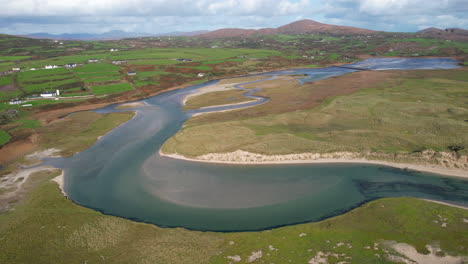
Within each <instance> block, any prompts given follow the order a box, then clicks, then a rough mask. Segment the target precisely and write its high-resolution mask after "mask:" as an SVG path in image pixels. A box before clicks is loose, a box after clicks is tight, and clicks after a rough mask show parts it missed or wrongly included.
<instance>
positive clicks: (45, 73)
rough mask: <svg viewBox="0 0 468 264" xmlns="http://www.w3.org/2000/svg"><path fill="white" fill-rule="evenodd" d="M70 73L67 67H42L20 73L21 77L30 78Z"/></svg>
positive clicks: (19, 76)
mask: <svg viewBox="0 0 468 264" xmlns="http://www.w3.org/2000/svg"><path fill="white" fill-rule="evenodd" d="M64 73H69V71H68V70H67V69H65V68H56V69H47V70H46V69H40V70H35V71H24V72H21V73H19V74H18V78H19V79H23V80H28V79H29V78H36V77H42V76H49V75H56V74H64Z"/></svg>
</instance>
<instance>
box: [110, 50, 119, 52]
mask: <svg viewBox="0 0 468 264" xmlns="http://www.w3.org/2000/svg"><path fill="white" fill-rule="evenodd" d="M110 51H111V52H114V51H119V50H118V49H110Z"/></svg>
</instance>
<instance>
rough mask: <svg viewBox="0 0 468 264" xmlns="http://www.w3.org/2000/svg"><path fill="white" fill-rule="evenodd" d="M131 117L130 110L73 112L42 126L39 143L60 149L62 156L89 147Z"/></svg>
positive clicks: (46, 146)
mask: <svg viewBox="0 0 468 264" xmlns="http://www.w3.org/2000/svg"><path fill="white" fill-rule="evenodd" d="M132 117H133V113H132V112H122V113H110V114H98V113H95V112H80V113H75V114H73V115H71V116H70V117H68V118H67V119H62V120H61V121H60V122H55V123H53V124H51V125H48V126H45V127H43V128H42V129H41V130H40V131H39V134H40V135H41V140H42V141H41V145H42V146H43V147H44V148H57V149H61V150H62V152H61V154H62V155H64V156H69V155H72V154H74V153H76V152H79V151H83V150H85V149H86V148H88V147H90V146H91V145H92V144H94V142H95V141H96V139H97V137H98V136H101V135H103V134H105V133H107V132H108V131H110V130H111V129H113V128H114V127H116V126H118V125H119V124H121V123H124V122H126V121H128V120H129V119H130V118H132Z"/></svg>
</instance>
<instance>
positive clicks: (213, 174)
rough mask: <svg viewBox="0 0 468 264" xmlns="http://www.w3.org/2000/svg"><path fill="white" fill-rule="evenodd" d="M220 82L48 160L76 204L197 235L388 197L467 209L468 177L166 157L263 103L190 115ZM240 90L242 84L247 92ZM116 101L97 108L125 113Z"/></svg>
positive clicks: (149, 106)
mask: <svg viewBox="0 0 468 264" xmlns="http://www.w3.org/2000/svg"><path fill="white" fill-rule="evenodd" d="M456 63H457V62H456V61H453V60H449V59H371V60H366V61H364V62H360V63H355V64H353V66H356V67H359V68H365V69H371V70H382V69H428V68H430V69H432V68H434V69H439V68H444V69H450V68H456V67H457V66H456ZM353 71H355V70H351V69H342V68H336V67H329V68H321V69H294V70H286V71H275V72H270V73H265V74H263V75H268V76H271V78H274V77H275V76H279V75H285V74H306V75H307V76H305V78H304V79H303V80H302V81H303V82H310V81H316V80H320V79H324V78H328V77H331V76H337V75H342V74H346V73H350V72H353ZM215 82H216V81H211V82H207V83H204V84H198V85H194V86H191V87H188V88H185V89H181V90H175V91H170V92H166V93H163V94H160V95H157V96H154V97H151V98H148V99H145V100H142V102H143V103H144V105H143V106H141V107H137V108H135V109H134V110H135V111H137V113H138V114H137V116H136V117H135V118H133V119H132V120H130V121H128V122H127V123H126V124H124V125H122V126H119V127H118V128H116V129H114V130H113V131H111V132H110V133H108V134H107V135H105V136H104V137H102V138H101V140H99V141H98V142H97V143H96V144H94V145H93V146H92V147H90V148H89V149H87V150H86V151H83V152H81V153H78V154H76V155H74V156H72V157H69V158H53V159H49V160H47V161H46V163H48V164H51V165H54V166H56V167H59V168H63V169H64V170H65V190H66V192H67V193H68V196H69V198H70V199H72V200H73V201H75V202H76V203H78V204H81V205H83V206H86V207H89V208H94V209H96V210H99V211H102V212H104V213H106V214H111V215H116V216H121V217H125V218H128V219H134V220H137V221H143V222H148V223H154V224H156V225H158V226H167V227H185V228H189V229H195V230H212V231H241V230H262V229H267V228H272V227H277V226H284V225H290V224H296V223H302V222H309V221H318V220H321V219H324V218H327V217H330V216H335V215H338V214H341V213H343V212H346V211H348V210H350V209H352V208H355V207H357V206H359V205H361V204H362V203H364V202H367V201H370V200H374V199H378V198H382V197H401V196H409V197H418V198H427V199H434V200H440V201H445V202H450V203H454V204H459V205H465V206H466V205H468V181H467V180H464V179H461V178H453V177H444V176H442V175H436V174H431V173H423V172H415V171H409V170H402V169H396V168H391V167H386V166H379V165H369V164H341V163H334V164H289V165H226V164H211V163H199V162H191V161H184V160H177V159H172V158H168V157H161V156H160V155H159V154H158V152H159V149H160V147H161V146H162V144H163V143H164V142H165V141H166V140H167V139H169V138H170V137H171V136H172V135H174V134H175V133H176V132H177V131H178V130H179V129H180V128H181V126H182V124H183V123H184V122H185V121H186V120H187V119H188V118H190V116H191V115H193V114H196V113H199V112H209V111H219V110H226V109H231V108H242V107H247V106H252V105H255V104H261V103H267V102H268V99H266V98H263V97H256V96H254V95H252V93H253V92H252V91H246V93H247V96H252V97H254V98H256V99H258V101H256V102H248V103H244V104H241V105H236V106H220V107H211V108H204V109H202V110H192V111H182V110H181V106H182V100H183V98H184V97H185V96H186V95H188V94H191V93H193V92H195V91H196V90H197V89H199V88H201V87H204V86H206V85H210V84H213V83H215ZM241 87H242V85H241V86H239V87H238V88H241ZM115 107H116V105H111V106H108V107H104V108H102V109H99V110H97V112H101V113H107V112H115V111H122V110H116V109H115Z"/></svg>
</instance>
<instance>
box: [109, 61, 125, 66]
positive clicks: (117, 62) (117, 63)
mask: <svg viewBox="0 0 468 264" xmlns="http://www.w3.org/2000/svg"><path fill="white" fill-rule="evenodd" d="M125 63H127V61H112V64H115V65H120V64H125Z"/></svg>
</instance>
